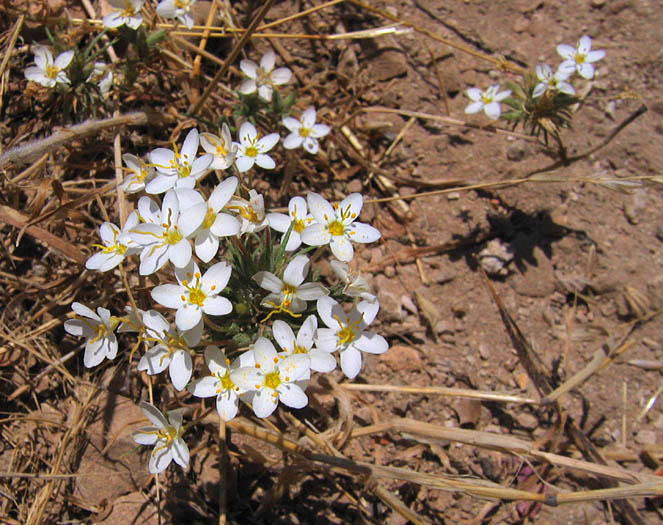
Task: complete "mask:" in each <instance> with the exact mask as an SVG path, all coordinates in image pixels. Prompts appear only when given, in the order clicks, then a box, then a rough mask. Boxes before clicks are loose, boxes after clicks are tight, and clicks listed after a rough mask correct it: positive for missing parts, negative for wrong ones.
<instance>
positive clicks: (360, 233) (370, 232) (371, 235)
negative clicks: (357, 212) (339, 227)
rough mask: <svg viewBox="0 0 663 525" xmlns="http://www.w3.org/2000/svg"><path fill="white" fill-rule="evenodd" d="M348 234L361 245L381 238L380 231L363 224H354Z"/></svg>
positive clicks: (349, 227)
mask: <svg viewBox="0 0 663 525" xmlns="http://www.w3.org/2000/svg"><path fill="white" fill-rule="evenodd" d="M346 233H347V235H349V236H350V239H351V240H352V241H354V242H360V243H366V242H375V241H377V240H378V239H379V238H380V237H381V234H380V230H378V229H377V228H373V226H370V225H368V224H363V223H361V222H354V223H352V224H351V225H350V226H348V228H347V230H346Z"/></svg>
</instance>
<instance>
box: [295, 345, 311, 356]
mask: <svg viewBox="0 0 663 525" xmlns="http://www.w3.org/2000/svg"><path fill="white" fill-rule="evenodd" d="M292 353H293V354H308V350H306V348H304V347H303V346H299V345H295V349H294V350H293V352H292Z"/></svg>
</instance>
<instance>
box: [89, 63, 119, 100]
mask: <svg viewBox="0 0 663 525" xmlns="http://www.w3.org/2000/svg"><path fill="white" fill-rule="evenodd" d="M86 82H90V83H92V84H97V86H98V87H99V91H100V92H101V94H102V95H105V94H106V93H108V92H109V91H110V88H111V86H112V85H113V72H112V71H111V69H110V68H109V67H108V65H107V64H106V63H104V62H95V63H94V67H93V69H92V73H90V76H89V77H88V78H87V80H86Z"/></svg>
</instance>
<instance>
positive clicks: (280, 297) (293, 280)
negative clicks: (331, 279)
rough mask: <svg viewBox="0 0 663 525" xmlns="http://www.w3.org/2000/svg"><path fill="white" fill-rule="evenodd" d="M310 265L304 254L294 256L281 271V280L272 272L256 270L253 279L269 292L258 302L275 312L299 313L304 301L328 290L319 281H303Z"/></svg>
mask: <svg viewBox="0 0 663 525" xmlns="http://www.w3.org/2000/svg"><path fill="white" fill-rule="evenodd" d="M309 267H310V261H309V258H308V257H306V255H298V256H297V257H295V258H294V259H293V260H292V261H290V263H289V264H288V266H286V267H285V270H284V271H283V280H281V279H279V278H278V277H277V276H276V275H274V274H273V273H272V272H266V271H262V272H258V273H256V274H255V275H254V276H253V280H254V281H255V282H257V283H258V285H259V286H260V287H261V288H264V289H265V290H267V291H269V292H271V293H270V294H268V295H267V296H266V297H265V298H264V299H263V300H262V302H261V303H260V304H261V305H263V306H267V307H269V308H273V309H275V311H274V313H275V312H288V313H291V314H292V313H299V312H303V311H304V310H306V301H315V300H316V299H318V298H320V297H322V296H324V295H327V294H328V293H329V291H328V290H327V289H326V288H325V287H324V286H322V285H321V284H320V283H304V279H306V276H307V275H308V270H309Z"/></svg>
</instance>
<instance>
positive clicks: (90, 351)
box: [83, 339, 106, 368]
mask: <svg viewBox="0 0 663 525" xmlns="http://www.w3.org/2000/svg"><path fill="white" fill-rule="evenodd" d="M104 342H105V340H104V339H97V340H96V341H94V342H93V341H88V342H87V344H86V345H85V353H84V354H83V364H85V367H86V368H93V367H95V366H97V365H98V364H100V363H101V362H102V361H103V360H104V357H106V349H105V348H104Z"/></svg>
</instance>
